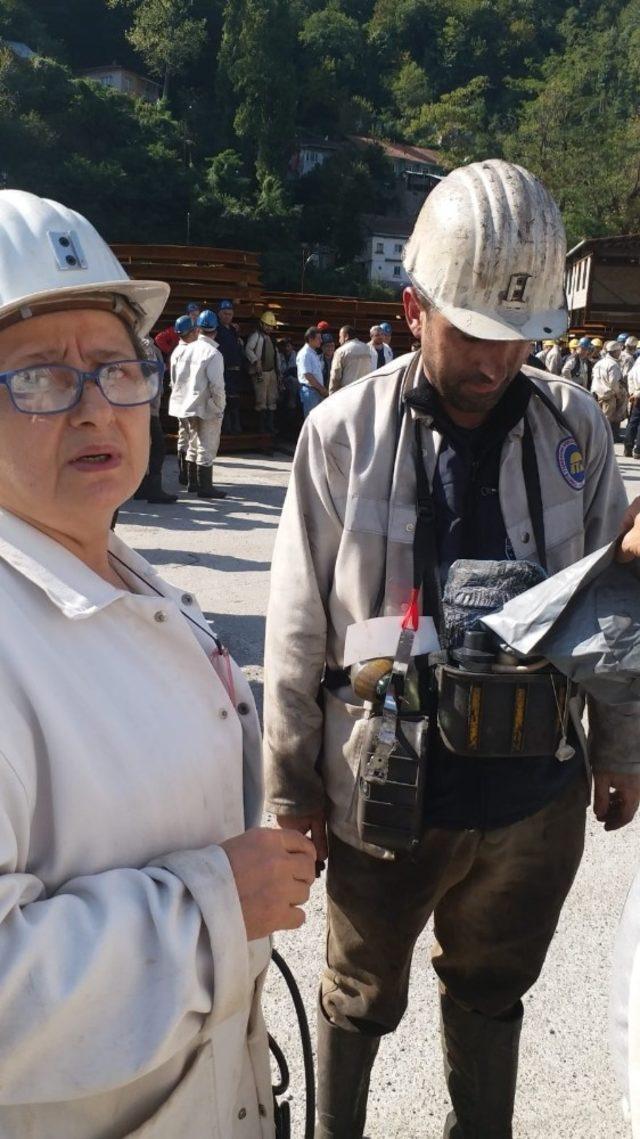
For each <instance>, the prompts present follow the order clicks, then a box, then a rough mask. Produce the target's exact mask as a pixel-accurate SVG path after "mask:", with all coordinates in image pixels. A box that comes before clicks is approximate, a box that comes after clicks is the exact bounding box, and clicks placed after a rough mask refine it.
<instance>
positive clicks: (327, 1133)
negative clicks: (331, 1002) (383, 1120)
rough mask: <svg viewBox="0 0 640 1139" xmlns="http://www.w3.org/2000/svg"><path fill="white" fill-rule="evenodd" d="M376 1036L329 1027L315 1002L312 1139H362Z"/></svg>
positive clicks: (321, 1010)
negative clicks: (315, 1086)
mask: <svg viewBox="0 0 640 1139" xmlns="http://www.w3.org/2000/svg"><path fill="white" fill-rule="evenodd" d="M379 1046H380V1037H379V1036H363V1035H362V1034H361V1033H360V1032H348V1031H347V1030H346V1029H344V1028H338V1026H337V1025H335V1024H332V1023H331V1021H330V1020H328V1019H327V1016H326V1014H325V1012H324V1009H323V1008H322V1003H321V1001H318V1122H317V1123H316V1129H315V1132H314V1139H362V1137H363V1135H364V1125H365V1121H366V1117H367V1097H368V1095H369V1080H370V1078H371V1069H372V1068H373V1062H374V1060H375V1058H376V1054H377V1052H378V1048H379Z"/></svg>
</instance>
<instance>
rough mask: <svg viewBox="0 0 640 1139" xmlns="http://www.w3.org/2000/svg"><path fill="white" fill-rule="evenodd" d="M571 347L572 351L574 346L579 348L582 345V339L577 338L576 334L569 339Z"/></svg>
mask: <svg viewBox="0 0 640 1139" xmlns="http://www.w3.org/2000/svg"><path fill="white" fill-rule="evenodd" d="M569 347H570V348H571V350H572V351H573V349H574V348H579V347H580V341H579V340H576V338H575V336H574V338H573V340H570V341H569Z"/></svg>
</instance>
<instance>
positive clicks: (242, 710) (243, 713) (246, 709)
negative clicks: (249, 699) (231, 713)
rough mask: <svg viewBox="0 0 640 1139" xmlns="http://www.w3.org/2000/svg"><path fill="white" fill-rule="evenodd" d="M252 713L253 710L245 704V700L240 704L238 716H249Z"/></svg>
mask: <svg viewBox="0 0 640 1139" xmlns="http://www.w3.org/2000/svg"><path fill="white" fill-rule="evenodd" d="M250 711H251V708H250V707H249V705H248V704H245V702H244V700H243V701H241V703H240V704H238V715H239V716H248V714H249V712H250Z"/></svg>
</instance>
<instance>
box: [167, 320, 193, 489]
mask: <svg viewBox="0 0 640 1139" xmlns="http://www.w3.org/2000/svg"><path fill="white" fill-rule="evenodd" d="M173 330H174V332H175V334H176V336H177V337H178V343H177V345H176V347H175V348H174V349H173V352H172V353H171V357H170V363H169V386H170V388H171V391H173V388H174V385H175V376H176V366H177V364H178V361H179V360H180V357H181V356H182V354H183V352H184V351H185V349H186V348H187V346H188V345H189V344H191V343H193V341H194V340H197V339H198V329H197V328H196V327H195V326H194V324H193V323H192V321H191V317H190V316H179V317H178V319H177V321H176V322H175V324H174V326H173ZM169 407H171V400H169ZM170 414H171V412H170ZM188 448H189V424H188V422H187V420H186V419H185V418H184V417H183V418H181V419H180V418H179V419H178V442H177V445H176V451H177V455H178V482H179V483H180V486H186V485H187V483H188V481H189V480H188V476H187V450H188Z"/></svg>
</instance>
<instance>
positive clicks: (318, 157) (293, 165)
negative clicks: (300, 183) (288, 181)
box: [289, 136, 342, 178]
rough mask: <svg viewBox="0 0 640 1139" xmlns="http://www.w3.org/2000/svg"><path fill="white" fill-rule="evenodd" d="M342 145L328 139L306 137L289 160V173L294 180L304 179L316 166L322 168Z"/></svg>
mask: <svg viewBox="0 0 640 1139" xmlns="http://www.w3.org/2000/svg"><path fill="white" fill-rule="evenodd" d="M341 145H342V144H341V143H339V142H332V141H331V140H330V139H328V138H320V137H313V136H308V137H306V138H304V139H302V140H301V141H300V143H299V145H298V149H297V150H296V151H295V153H294V154H293V155H292V156H291V158H290V160H289V173H290V174H291V175H292V176H293V177H296V178H304V176H305V174H310V173H311V171H312V170H315V169H316V167H318V166H323V165H324V163H325V162H326V161H327V159H328V158H331V157H332V156H333V155H334V154H336V152H337V151H338V150H339V149H340V146H341Z"/></svg>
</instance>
